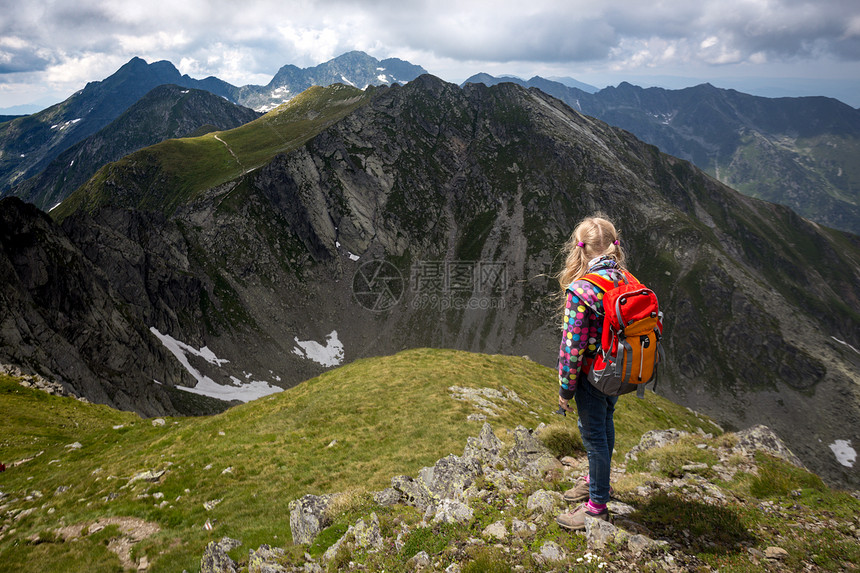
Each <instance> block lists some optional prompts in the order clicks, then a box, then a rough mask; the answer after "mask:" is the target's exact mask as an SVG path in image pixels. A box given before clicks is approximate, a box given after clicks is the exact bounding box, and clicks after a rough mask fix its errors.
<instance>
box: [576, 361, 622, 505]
mask: <svg viewBox="0 0 860 573" xmlns="http://www.w3.org/2000/svg"><path fill="white" fill-rule="evenodd" d="M573 398H574V400H576V413H577V414H578V415H579V421H578V422H577V425H578V426H579V434H580V435H581V436H582V445H584V446H585V451H586V453H587V454H588V476H589V480H590V481H589V486H588V493H589V497H590V498H591V501H592V502H593V503H607V502H608V501H609V466H610V463H611V462H612V450H613V449H614V448H615V422H614V420H613V419H612V415H613V414H614V413H615V403H616V402H617V401H618V396H607V395H606V394H604V393H603V392H600V391H599V390H597V389H596V388H595V387H594V386H592V385H591V384H590V383H589V382H588V380H586V379H585V377H584V376H582V377H580V378H579V380H577V382H576V389H575V390H574V395H573Z"/></svg>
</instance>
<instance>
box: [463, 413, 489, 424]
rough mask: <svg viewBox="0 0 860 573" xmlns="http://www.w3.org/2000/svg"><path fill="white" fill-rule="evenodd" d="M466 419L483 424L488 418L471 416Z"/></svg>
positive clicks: (480, 415) (479, 415) (481, 415)
mask: <svg viewBox="0 0 860 573" xmlns="http://www.w3.org/2000/svg"><path fill="white" fill-rule="evenodd" d="M466 419H467V420H469V421H470V422H483V421H485V420H486V419H487V417H486V416H485V415H484V414H469V415H468V416H466Z"/></svg>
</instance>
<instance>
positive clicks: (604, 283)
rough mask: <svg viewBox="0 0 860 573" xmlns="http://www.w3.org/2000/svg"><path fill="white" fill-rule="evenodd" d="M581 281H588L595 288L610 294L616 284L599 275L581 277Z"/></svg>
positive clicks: (592, 274)
mask: <svg viewBox="0 0 860 573" xmlns="http://www.w3.org/2000/svg"><path fill="white" fill-rule="evenodd" d="M581 280H584V281H588V282H590V283H591V284H593V285H594V286H596V287H598V288H599V289H601V290H602V291H603V292H609V291H610V290H612V289H613V288H615V283H614V282H613V281H611V280H609V279H608V278H606V277H602V276H600V275H599V274H597V273H588V274H586V275H583V276H582V277H581Z"/></svg>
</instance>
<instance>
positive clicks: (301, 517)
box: [289, 494, 337, 545]
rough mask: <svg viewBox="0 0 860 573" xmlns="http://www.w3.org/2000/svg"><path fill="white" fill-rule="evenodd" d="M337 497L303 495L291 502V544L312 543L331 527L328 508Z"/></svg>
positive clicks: (331, 495)
mask: <svg viewBox="0 0 860 573" xmlns="http://www.w3.org/2000/svg"><path fill="white" fill-rule="evenodd" d="M336 497H337V496H336V495H334V494H329V495H305V496H303V497H301V498H299V499H297V500H294V501H291V502H290V505H289V509H290V529H291V530H292V532H293V543H295V544H296V545H301V544H307V543H312V542H313V540H314V538H316V536H317V534H318V533H319V532H320V531H322V530H323V529H325V528H326V527H328V526H329V525H331V518H330V517H329V516H328V512H327V510H328V507H329V505H331V502H332V501H333V500H334V499H335V498H336Z"/></svg>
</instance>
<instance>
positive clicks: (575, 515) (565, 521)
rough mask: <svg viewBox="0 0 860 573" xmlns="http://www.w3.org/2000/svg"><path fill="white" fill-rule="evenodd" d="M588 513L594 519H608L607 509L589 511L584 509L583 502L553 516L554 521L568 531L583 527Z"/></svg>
mask: <svg viewBox="0 0 860 573" xmlns="http://www.w3.org/2000/svg"><path fill="white" fill-rule="evenodd" d="M586 515H590V516H591V517H593V518H595V519H602V520H603V521H609V510H608V509H604V510H603V511H601V512H600V513H591V512H590V511H588V510H586V509H585V504H584V503H583V504H581V505H579V506H578V507H577V508H576V509H574V510H573V511H572V512H570V513H562V514H561V515H559V516H558V517H556V518H555V522H556V523H558V525H559V527H561V528H563V529H568V530H570V531H577V530H579V529H585V516H586Z"/></svg>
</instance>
